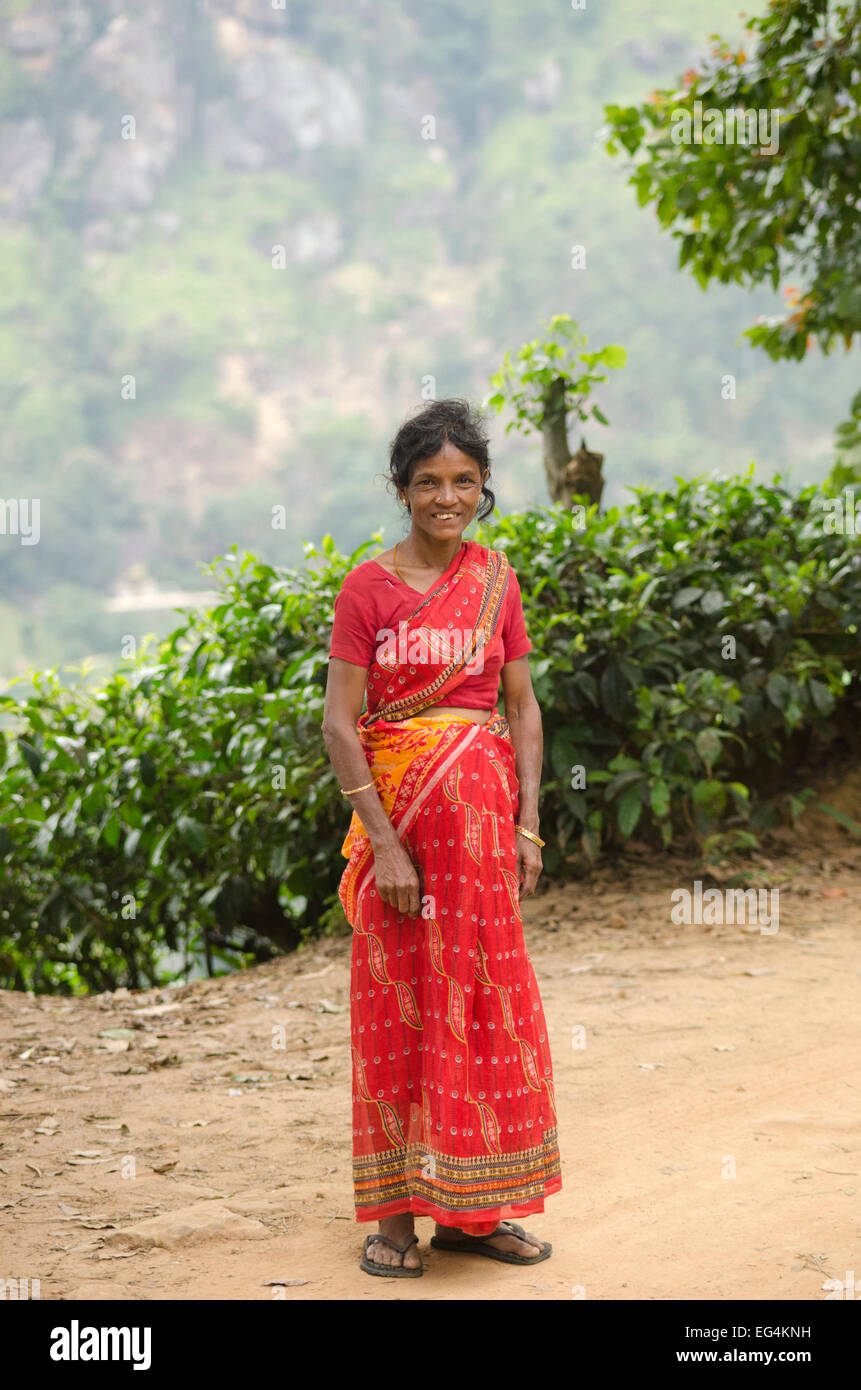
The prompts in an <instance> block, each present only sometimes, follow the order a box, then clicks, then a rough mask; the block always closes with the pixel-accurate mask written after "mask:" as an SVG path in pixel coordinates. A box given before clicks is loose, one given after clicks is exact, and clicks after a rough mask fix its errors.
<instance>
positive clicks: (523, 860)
mask: <svg viewBox="0 0 861 1390" xmlns="http://www.w3.org/2000/svg"><path fill="white" fill-rule="evenodd" d="M541 868H542V860H541V848H540V846H539V845H536V844H535V843H534V842H533V841H532V840H527V838H526V836H525V835H518V836H517V879H518V882H519V884H520V896H521V898H528V897H529V896H530V894H531V893H534V892H535V885H536V883H537V882H538V875H539V874H540V873H541Z"/></svg>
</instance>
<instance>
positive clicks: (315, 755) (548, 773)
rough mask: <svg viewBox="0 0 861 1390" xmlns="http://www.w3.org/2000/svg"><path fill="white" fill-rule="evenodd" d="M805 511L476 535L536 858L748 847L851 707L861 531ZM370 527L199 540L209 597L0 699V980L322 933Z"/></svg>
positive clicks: (685, 494) (847, 720) (566, 516)
mask: <svg viewBox="0 0 861 1390" xmlns="http://www.w3.org/2000/svg"><path fill="white" fill-rule="evenodd" d="M828 501H829V499H828V498H827V497H825V496H823V495H822V494H821V493H820V492H819V491H818V490H817V489H815V488H813V487H811V488H807V489H805V490H804V491H802V492H800V493H798V494H793V493H791V492H790V491H789V490H788V489H787V488H786V487H784V486H782V485H781V484H780V483H779V482H777V483H775V484H773V485H772V486H763V485H755V484H754V483H753V481H752V477H751V474H750V473H748V475H747V476H746V477H741V478H733V479H716V478H710V479H707V480H703V479H699V480H694V481H693V482H685V481H683V480H680V479H677V480H676V487H675V488H674V489H673V490H672V491H656V490H653V489H650V488H646V487H642V488H639V489H637V490H636V500H635V502H633V503H632V504H631V505H630V506H628V507H626V508H624V509H613V510H611V511H608V512H607V513H606V514H605V515H603V516H600V515H598V513H597V510H596V509H594V508H593V509H592V510H591V511H589V513H588V514H587V516H586V520H585V524H584V525H583V526H582V529H578V525H577V523H576V521H575V516H574V515H573V514H572V513H570V512H567V511H565V510H563V509H562V508H559V507H556V508H550V509H541V510H530V511H526V512H522V513H519V514H517V515H512V516H508V517H505V518H497V519H496V520H495V521H494V523H493V524H492V525H489V524H488V525H485V526H482V527H481V528H479V531H478V538H479V539H480V540H482V541H483V542H485V543H488V544H493V545H495V546H498V547H499V548H502V549H504V550H506V551H507V553H508V555H509V557H510V559H511V562H512V564H513V566H514V569H515V571H516V572H517V574H518V577H519V579H520V583H521V588H522V593H523V599H524V608H525V613H526V621H527V627H528V630H529V633H530V637H531V639H532V642H533V645H534V651H533V653H532V654H531V658H530V665H531V669H532V675H533V681H534V685H535V690H536V693H537V695H538V699H539V701H540V704H541V707H542V712H543V723H544V736H545V766H544V773H543V781H542V805H541V813H542V827H543V829H544V832H545V838H546V839H547V846H546V849H545V851H544V863H545V869H546V871H547V873H548V874H549V875H552V876H563V875H565V874H567V873H570V872H572V871H573V870H576V868H577V867H578V866H579V865H581V864H582V863H583V862H584V861H586V860H588V859H589V858H591V857H594V856H595V855H597V854H598V853H599V852H600V851H601V850H602V849H612V848H613V847H615V846H618V845H620V844H621V843H623V842H624V841H625V840H626V839H628V838H629V837H630V836H631V835H633V834H636V835H637V837H638V839H640V840H645V841H647V842H648V843H650V844H653V845H654V846H655V847H656V849H660V847H661V846H671V845H679V846H681V847H688V848H690V847H694V846H696V847H699V848H701V849H703V850H704V851H708V850H710V849H711V848H713V847H715V846H717V845H723V846H726V845H729V844H731V845H735V846H737V847H744V846H745V845H749V844H752V843H754V842H755V836H756V834H757V832H758V831H761V830H762V829H763V828H765V827H767V826H768V825H769V824H771V823H773V822H774V820H775V818H776V816H777V809H776V806H775V801H774V797H775V793H778V792H781V791H782V790H783V788H785V787H786V786H788V785H789V784H790V782H791V778H792V773H793V769H794V768H795V766H796V765H797V762H798V759H799V757H800V756H802V755H804V754H805V753H809V752H810V750H811V749H812V748H814V747H815V748H820V747H824V746H826V745H827V744H828V743H829V742H830V741H833V740H834V739H836V738H839V737H840V735H841V733H842V732H847V733H848V731H849V729H851V728H852V727H854V723H857V718H858V708H859V705H861V643H859V637H858V634H859V626H861V548H859V544H858V539H857V536H855V535H854V534H853V533H852V532H851V530H850V529H849V528H848V527H847V528H846V529H845V530H844V531H840V530H838V529H837V528H836V527H835V525H834V524H833V523H832V511H831V510H830V509H829V507H828ZM578 515H580V514H579V513H578ZM380 543H381V537H380V536H379V535H376V536H374V537H373V538H372V540H369V541H366V542H365V543H364V544H363V545H361V546H360V547H359V548H358V549H357V550H356V551H355V552H354V553H353V554H352V555H350V556H344V555H341V554H339V553H338V552H337V550H336V548H335V545H334V542H333V541H332V540H331V538H330V537H328V536H327V537H324V539H323V541H322V543H321V547H320V548H319V549H318V548H317V547H315V546H314V545H312V544H310V543H306V545H305V553H306V561H307V563H306V566H305V567H304V568H301V569H297V570H290V569H285V568H275V567H273V566H270V565H266V564H263V563H261V562H260V561H259V560H257V559H255V558H254V557H253V556H252V555H248V554H246V555H244V556H243V557H241V558H240V557H239V556H237V555H236V554H235V553H234V554H231V555H229V556H228V557H226V558H224V557H223V558H221V559H219V560H218V561H216V562H215V563H214V565H213V566H212V567H211V575H210V581H209V582H210V583H211V584H212V585H213V587H217V588H218V590H219V592H220V594H221V598H220V601H219V602H218V603H217V605H216V606H215V607H214V608H212V609H211V610H210V611H209V612H207V613H204V614H196V615H193V616H187V617H185V618H184V619H183V622H182V623H181V625H180V626H179V627H178V628H177V629H176V631H175V632H173V633H172V634H171V635H170V637H169V638H167V639H166V640H165V641H163V642H161V643H160V644H159V645H158V646H157V647H155V648H153V649H151V650H149V649H147V650H144V651H142V652H140V653H138V654H137V655H136V656H135V658H134V659H130V660H128V661H127V662H125V663H124V665H123V666H122V667H121V668H120V669H118V670H117V671H116V672H115V673H114V674H113V675H111V676H110V678H109V679H108V680H107V681H106V682H105V683H104V684H103V685H102V686H101V687H100V688H98V689H96V690H95V691H88V690H87V689H86V688H85V686H82V685H80V684H78V685H76V686H75V687H74V688H72V689H69V688H66V687H65V686H64V685H63V683H62V682H61V680H60V679H59V677H58V674H57V672H56V670H52V671H49V672H45V673H42V674H39V675H34V676H31V678H30V685H29V687H28V691H29V693H28V694H26V695H22V696H20V697H18V698H15V697H14V695H13V694H12V693H10V694H9V695H7V696H5V697H4V698H3V699H2V701H0V716H2V717H3V719H4V723H5V732H3V731H2V730H0V931H2V941H0V984H3V985H6V986H9V987H18V988H21V987H26V988H34V989H37V990H59V991H64V992H68V991H74V990H77V991H81V990H84V989H105V988H113V987H115V986H116V985H117V984H120V983H127V984H130V985H132V986H140V985H142V984H145V983H149V982H164V981H165V980H167V979H169V978H171V977H173V976H176V974H177V973H179V974H180V975H182V974H185V973H188V972H189V971H198V972H199V971H200V970H201V969H202V968H203V966H204V963H205V965H206V968H207V969H209V970H210V971H217V970H219V969H227V968H231V967H233V966H235V965H237V964H242V963H243V962H245V961H248V960H252V959H261V958H263V957H264V956H265V955H266V954H267V953H271V952H272V951H273V950H289V949H291V948H292V947H294V946H295V945H296V944H297V943H299V942H300V941H301V940H302V939H303V938H304V937H306V936H310V935H314V934H318V933H320V932H321V931H331V930H337V929H339V926H343V916H342V913H341V909H340V905H339V903H338V901H337V886H338V880H339V878H340V875H341V872H342V870H343V867H344V862H345V861H344V860H343V858H342V857H341V855H340V847H341V844H342V843H343V838H344V835H345V834H346V830H347V821H348V817H347V812H346V809H345V806H344V802H343V798H342V797H341V796H340V795H339V792H338V787H337V784H336V780H335V777H334V774H333V772H332V770H331V767H330V765H329V762H328V758H327V755H326V752H325V748H324V745H323V741H322V737H321V733H320V724H321V721H322V714H323V700H324V690H325V681H326V669H327V667H326V661H327V654H328V641H329V635H330V631H331V623H332V617H333V603H334V598H335V596H336V594H337V592H338V590H339V588H340V585H341V582H342V580H343V577H344V575H345V573H346V572H347V571H348V570H349V569H351V568H353V567H354V566H355V565H356V564H357V563H358V562H359V561H360V560H361V559H363V558H367V553H368V551H369V550H370V549H371V548H377V547H379V545H380ZM733 644H734V647H733ZM853 721H854V722H853ZM578 768H579V769H582V772H583V776H582V777H581V776H580V775H579V773H578V772H577V769H578ZM791 809H792V812H793V814H795V813H796V811H797V809H798V808H797V807H796V806H793V807H792V808H791ZM846 828H847V829H849V828H850V827H846Z"/></svg>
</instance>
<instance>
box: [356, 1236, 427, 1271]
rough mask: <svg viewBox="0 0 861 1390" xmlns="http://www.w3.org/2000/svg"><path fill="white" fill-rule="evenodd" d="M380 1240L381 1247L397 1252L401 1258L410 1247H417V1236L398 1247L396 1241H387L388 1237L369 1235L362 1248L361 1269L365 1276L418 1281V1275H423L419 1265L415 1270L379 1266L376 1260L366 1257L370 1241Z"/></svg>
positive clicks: (422, 1269) (395, 1266)
mask: <svg viewBox="0 0 861 1390" xmlns="http://www.w3.org/2000/svg"><path fill="white" fill-rule="evenodd" d="M375 1240H381V1241H382V1242H383V1245H388V1246H389V1247H390V1248H391V1249H392V1250H397V1251H399V1252H400V1254H401V1255H402V1256H403V1255H405V1254H406V1253H407V1251H408V1250H409V1248H410V1246H411V1245H418V1243H419V1238H418V1236H410V1238H409V1240H405V1241H404V1243H403V1245H398V1243H397V1241H395V1240H389V1237H388V1236H380V1235H370V1236H365V1244H364V1246H363V1248H362V1269H363V1270H364V1271H365V1273H366V1274H381V1275H382V1276H383V1278H384V1279H418V1277H419V1275H421V1274H424V1268H423V1267H422V1265H419V1266H418V1267H417V1268H416V1269H410V1268H408V1267H406V1266H405V1265H403V1264H400V1265H381V1264H378V1263H377V1261H376V1260H372V1259H370V1258H369V1256H368V1246H369V1245H370V1244H371V1242H372V1241H375Z"/></svg>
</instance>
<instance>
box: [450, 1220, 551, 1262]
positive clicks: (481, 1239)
mask: <svg viewBox="0 0 861 1390" xmlns="http://www.w3.org/2000/svg"><path fill="white" fill-rule="evenodd" d="M503 1227H506V1229H505V1230H503ZM497 1235H501V1236H507V1235H514V1236H517V1237H518V1239H520V1240H523V1238H524V1236H525V1235H526V1232H525V1231H524V1229H523V1227H522V1226H518V1225H516V1224H515V1222H513V1221H500V1223H499V1225H498V1226H497V1228H496V1230H495V1231H492V1232H491V1236H497ZM489 1239H490V1237H488V1236H461V1237H460V1239H459V1240H440V1239H439V1238H438V1237H437V1236H431V1239H430V1243H431V1245H432V1246H433V1248H434V1250H456V1251H458V1252H459V1253H460V1254H469V1255H485V1256H486V1257H487V1259H489V1260H501V1261H502V1263H503V1264H507V1265H537V1264H540V1263H541V1261H542V1260H546V1259H548V1258H549V1256H550V1255H551V1254H552V1253H553V1246H552V1245H551V1244H550V1242H549V1240H548V1241H543V1242H542V1246H541V1253H540V1254H538V1255H518V1254H516V1253H515V1252H514V1251H513V1250H497V1249H496V1247H495V1246H494V1245H488V1244H487V1241H488V1240H489Z"/></svg>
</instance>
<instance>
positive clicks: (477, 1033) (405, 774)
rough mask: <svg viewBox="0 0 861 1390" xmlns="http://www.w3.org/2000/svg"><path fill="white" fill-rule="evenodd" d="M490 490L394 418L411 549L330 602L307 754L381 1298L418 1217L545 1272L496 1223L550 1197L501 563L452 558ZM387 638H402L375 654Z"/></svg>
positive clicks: (360, 1186) (516, 614) (402, 1272)
mask: <svg viewBox="0 0 861 1390" xmlns="http://www.w3.org/2000/svg"><path fill="white" fill-rule="evenodd" d="M489 471H490V465H489V459H488V453H487V439H486V437H485V435H484V433H483V430H482V427H481V422H480V420H479V419H478V417H477V416H475V415H474V414H473V412H472V410H471V409H470V407H469V405H468V403H467V402H465V401H460V400H445V401H438V402H434V403H432V404H431V405H429V406H426V407H424V408H423V409H422V411H421V412H420V413H419V414H418V415H416V416H414V417H413V418H412V419H410V420H408V421H407V422H406V424H405V425H403V427H402V428H401V430H400V431H399V432H398V434H397V436H396V438H395V440H394V441H393V443H392V446H391V473H392V479H393V482H394V484H395V486H396V489H397V493H398V496H399V497H400V500H401V502H402V504H403V505H404V506H405V507H406V508H407V510H408V511H409V513H410V516H411V520H412V527H411V530H410V533H409V535H408V536H407V538H406V541H405V542H403V543H399V544H398V545H397V546H395V547H394V549H393V551H392V552H391V553H389V552H384V554H382V555H380V556H378V557H377V559H376V560H369V561H366V562H365V563H364V564H361V565H359V566H358V567H357V569H355V570H353V571H352V572H351V573H350V574H348V575H347V577H346V579H345V581H344V584H343V587H342V589H341V592H340V594H339V595H338V597H337V599H336V601H335V621H334V625H333V629H332V640H331V646H330V670H329V680H328V684H327V689H326V709H325V714H324V721H323V735H324V738H325V740H326V746H327V748H328V751H329V756H330V759H331V762H332V766H333V768H334V770H335V773H336V774H337V776H338V779H339V782H340V783H341V786H342V790H343V792H344V794H345V795H346V796H348V797H349V798H350V800H351V801H352V803H353V806H354V811H353V817H352V820H351V822H350V827H349V830H348V833H347V837H346V839H345V841H344V845H343V848H342V853H343V854H344V856H345V858H347V860H348V863H347V867H346V869H345V870H344V874H343V877H342V879H341V885H340V892H339V896H340V899H341V902H342V904H343V907H344V911H345V913H346V916H347V920H348V921H349V923H350V925H351V926H352V928H353V956H352V981H351V994H350V1008H351V1042H352V1056H353V1121H354V1123H353V1177H354V1188H355V1203H356V1214H357V1218H358V1220H359V1221H379V1233H378V1234H374V1235H370V1236H368V1237H367V1239H366V1241H365V1248H364V1252H363V1256H362V1268H363V1269H364V1270H366V1271H367V1272H368V1273H369V1274H382V1275H387V1276H389V1277H400V1278H404V1277H417V1276H418V1275H420V1274H421V1273H422V1265H421V1261H420V1259H419V1256H418V1253H417V1251H415V1250H414V1249H412V1246H413V1245H414V1244H415V1243H416V1241H417V1237H416V1236H415V1234H414V1232H413V1227H414V1218H415V1216H416V1215H425V1216H430V1217H433V1218H434V1219H435V1220H436V1223H437V1225H436V1235H435V1236H434V1237H433V1239H432V1241H431V1244H432V1245H433V1246H435V1247H436V1248H438V1249H445V1250H456V1251H464V1252H469V1253H473V1254H479V1255H485V1256H487V1257H489V1258H491V1259H495V1260H503V1261H505V1262H508V1263H511V1264H532V1263H534V1262H535V1261H538V1260H543V1259H546V1258H547V1257H548V1256H549V1255H550V1253H551V1246H550V1245H549V1244H548V1243H546V1242H541V1241H540V1240H538V1239H536V1237H534V1236H531V1235H529V1234H528V1233H527V1232H525V1231H524V1230H523V1228H522V1227H521V1226H518V1225H516V1224H514V1222H513V1221H512V1220H510V1219H508V1220H507V1219H505V1218H511V1217H515V1216H524V1215H527V1214H529V1213H533V1212H540V1211H543V1210H544V1199H545V1197H546V1196H548V1195H549V1194H550V1193H553V1192H556V1191H558V1190H559V1188H560V1187H561V1176H560V1166H559V1150H558V1146H557V1137H556V1111H555V1103H554V1094H553V1075H552V1065H551V1060H550V1049H549V1044H548V1038H547V1025H546V1022H545V1019H544V1013H543V1008H542V1004H541V998H540V995H539V991H538V986H537V983H536V980H535V975H534V972H533V969H532V965H531V962H530V960H529V954H528V952H527V950H526V947H525V944H524V939H523V926H522V920H521V914H520V899H521V898H522V897H524V896H527V895H528V894H530V893H532V892H533V891H534V888H535V884H536V881H537V879H538V875H539V874H540V872H541V846H542V845H543V843H544V841H543V840H542V839H541V837H540V836H539V834H538V789H539V779H540V769H541V762H542V733H541V713H540V710H539V708H538V704H537V701H536V699H535V695H534V693H533V690H532V683H531V680H530V676H529V664H528V661H527V659H526V654H527V652H528V651H529V650H530V649H531V643H530V641H529V638H528V636H527V633H526V627H525V624H524V620H523V610H522V605H521V602H520V590H519V587H518V584H517V579H516V576H515V575H514V573H513V571H512V569H511V566H510V565H509V563H508V558H507V556H506V555H505V554H504V552H501V551H495V550H492V549H488V548H487V547H485V546H482V545H478V544H477V543H476V542H474V541H465V540H464V539H463V532H464V530H465V528H466V527H467V526H468V525H469V524H470V522H472V521H473V520H474V519H475V517H476V516H477V515H478V516H483V515H487V513H488V512H489V511H492V509H493V505H494V497H493V493H492V492H491V491H490V489H489V487H488V486H487V479H488V477H489ZM394 630H397V631H398V634H399V638H401V639H402V640H400V641H399V642H397V643H394V644H393V643H392V642H391V641H390V640H383V639H384V638H387V637H388V636H389V635H390V634H391V633H392V631H394ZM455 632H457V634H458V640H457V641H454V640H453V635H454V634H455ZM500 678H501V680H502V688H503V694H504V698H505V711H506V713H505V717H503V716H501V715H500V713H499V710H498V709H497V696H498V690H499V682H500ZM455 698H456V700H457V703H455V702H454V700H455ZM365 699H366V700H367V710H366V712H365V713H364V714H361V710H362V705H363V701H364V700H365Z"/></svg>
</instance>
